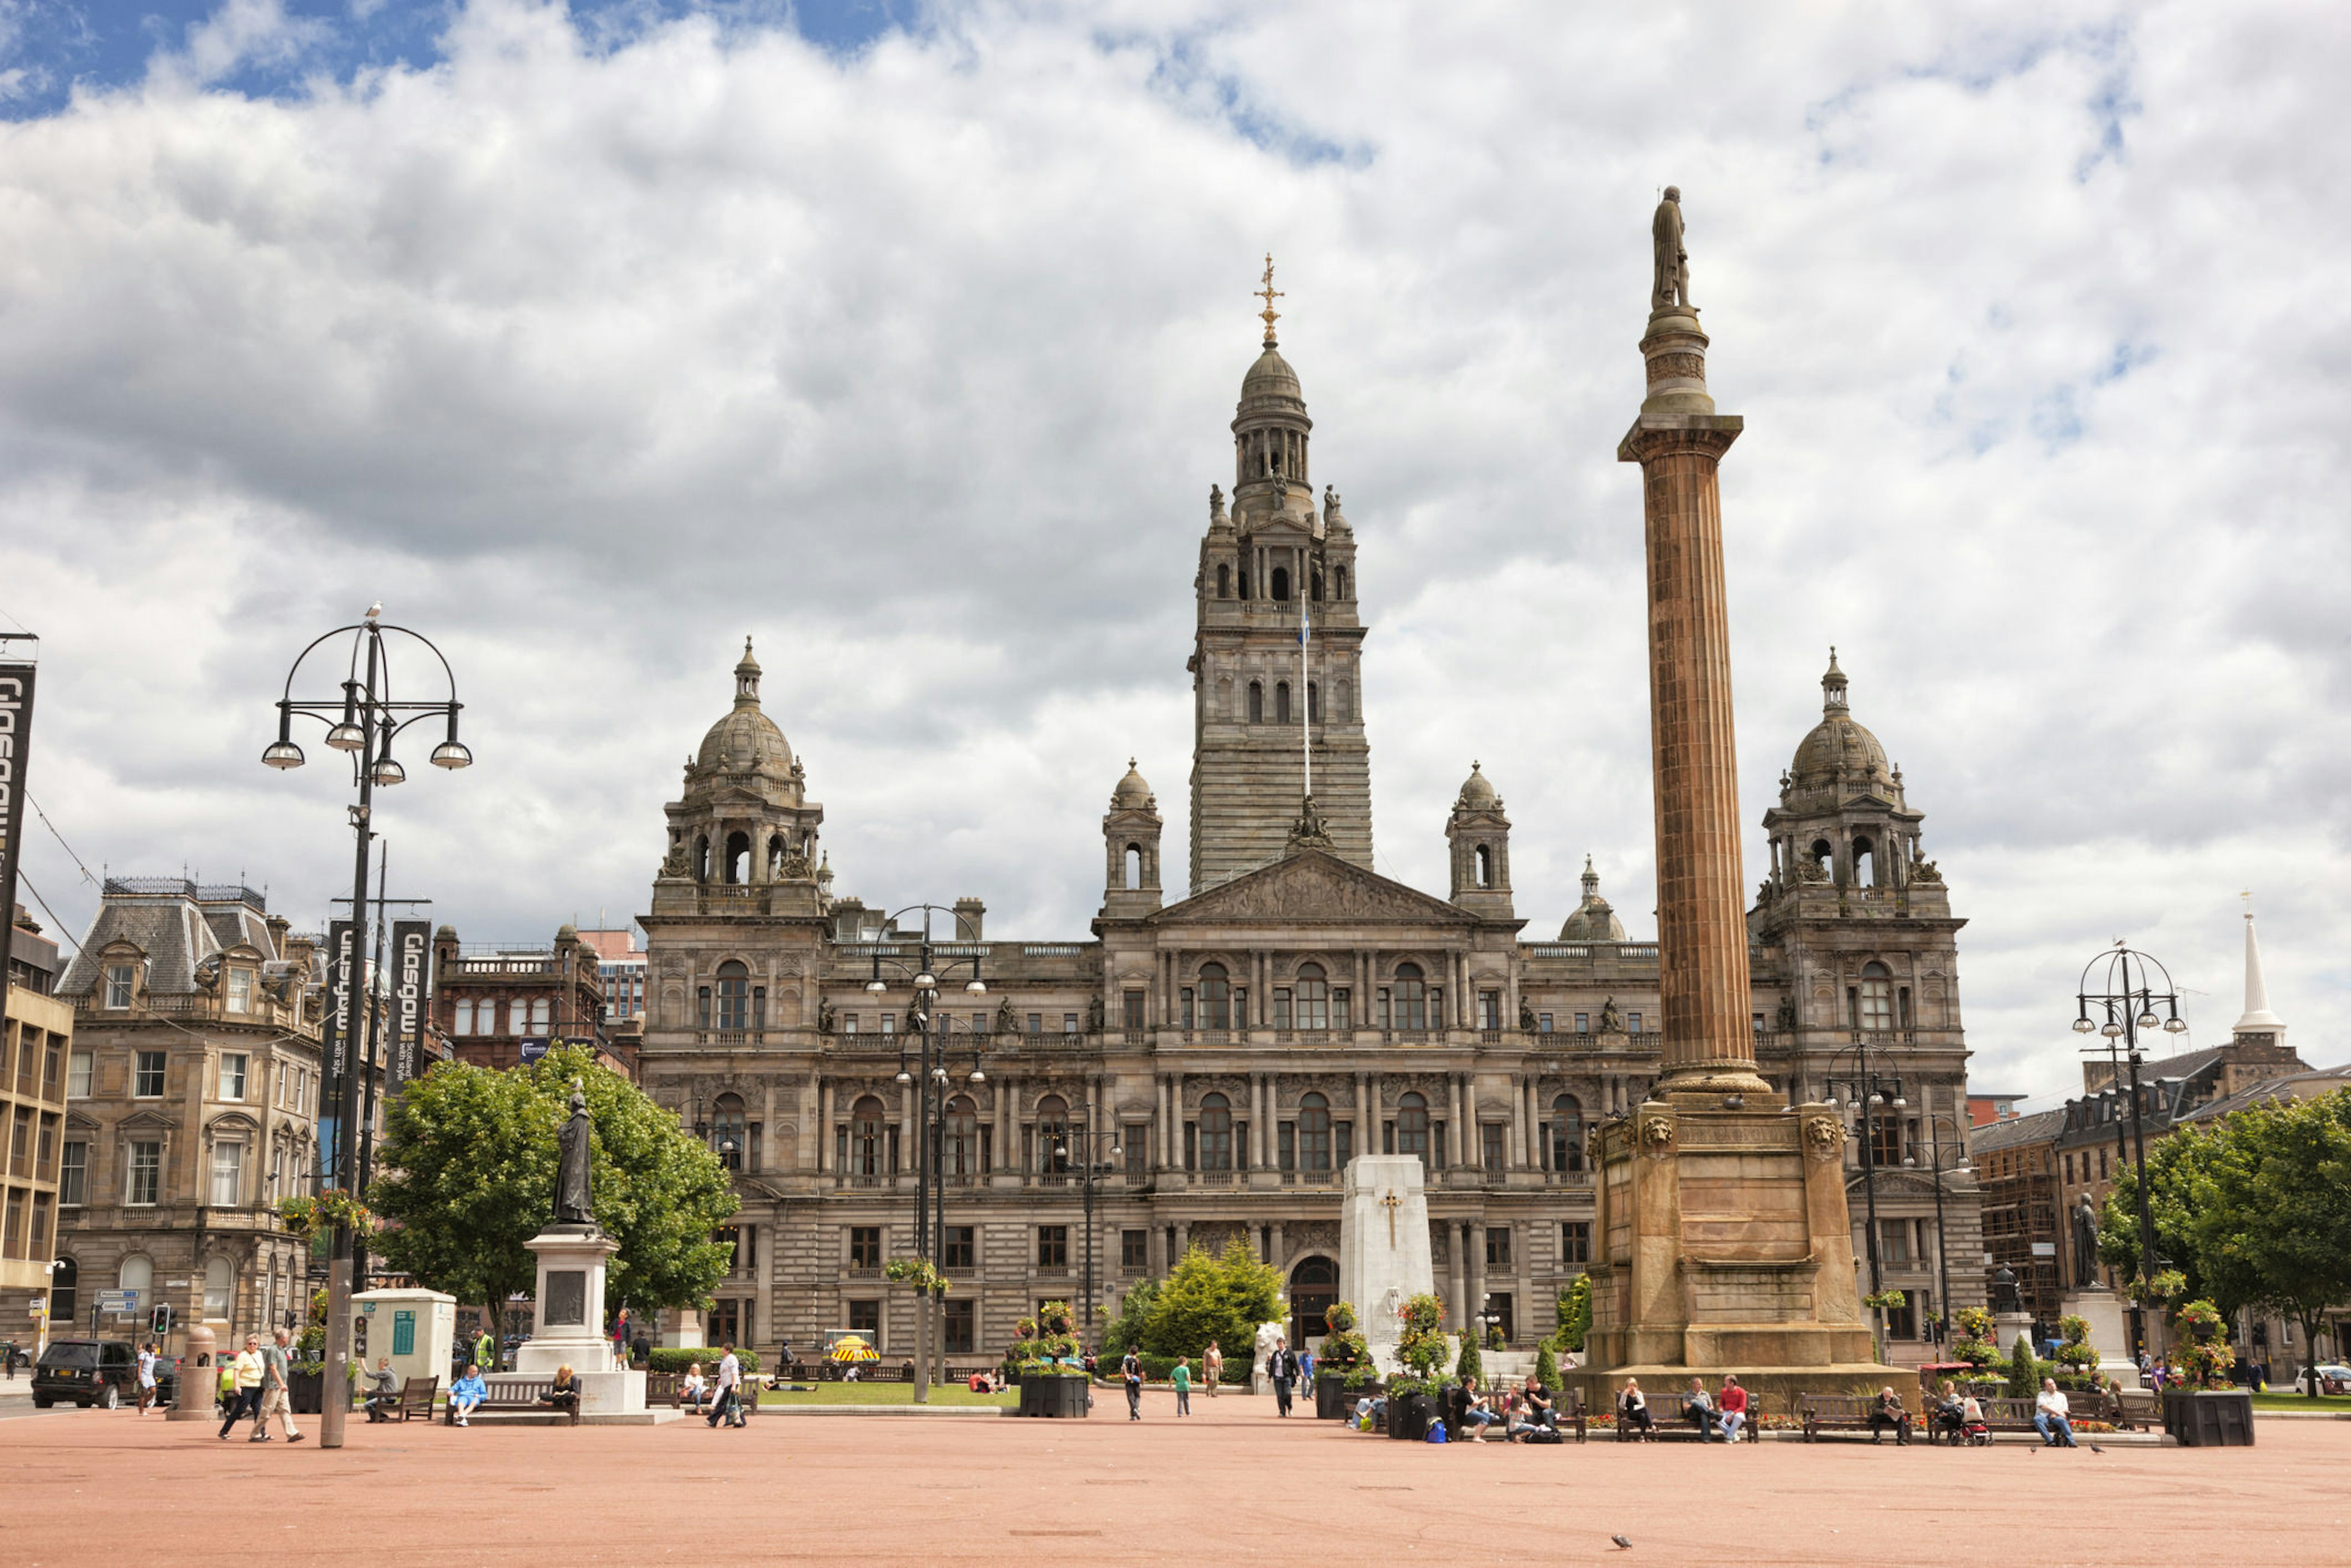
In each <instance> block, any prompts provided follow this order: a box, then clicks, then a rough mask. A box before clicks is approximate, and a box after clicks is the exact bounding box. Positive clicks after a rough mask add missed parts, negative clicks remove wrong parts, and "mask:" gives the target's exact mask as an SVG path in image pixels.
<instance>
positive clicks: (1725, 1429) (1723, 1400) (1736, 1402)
mask: <svg viewBox="0 0 2351 1568" xmlns="http://www.w3.org/2000/svg"><path fill="white" fill-rule="evenodd" d="M1714 1404H1715V1408H1716V1409H1718V1410H1719V1411H1721V1412H1722V1440H1723V1441H1724V1442H1726V1443H1736V1442H1737V1441H1739V1429H1740V1427H1744V1426H1745V1425H1747V1390H1745V1389H1744V1388H1741V1387H1740V1386H1739V1379H1738V1378H1736V1377H1732V1376H1726V1377H1724V1378H1723V1380H1722V1392H1721V1393H1720V1394H1719V1395H1718V1396H1716V1398H1715V1401H1714ZM1747 1437H1748V1440H1749V1441H1750V1442H1752V1441H1753V1440H1754V1437H1755V1434H1754V1433H1753V1432H1750V1433H1748V1434H1747Z"/></svg>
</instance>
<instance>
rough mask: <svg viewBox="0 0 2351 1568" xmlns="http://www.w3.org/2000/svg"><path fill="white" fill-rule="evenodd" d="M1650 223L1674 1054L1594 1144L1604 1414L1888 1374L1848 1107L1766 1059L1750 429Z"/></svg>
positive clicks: (1674, 208) (1662, 939)
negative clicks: (1747, 673)
mask: <svg viewBox="0 0 2351 1568" xmlns="http://www.w3.org/2000/svg"><path fill="white" fill-rule="evenodd" d="M1651 234H1652V237H1653V238H1654V240H1655V243H1656V256H1655V261H1656V267H1655V275H1654V281H1653V283H1652V286H1651V288H1650V298H1649V306H1650V309H1649V327H1648V331H1647V332H1646V334H1644V336H1643V337H1642V340H1641V353H1642V357H1643V359H1644V360H1645V361H1646V364H1647V367H1648V395H1647V397H1646V400H1645V401H1644V402H1642V404H1641V413H1640V416H1639V417H1638V418H1637V419H1635V421H1634V422H1633V428H1632V429H1631V430H1630V431H1629V432H1627V433H1626V434H1625V439H1624V442H1623V444H1620V445H1619V446H1618V447H1617V450H1616V455H1617V456H1618V457H1619V458H1621V459H1623V460H1624V461H1625V462H1627V463H1638V464H1639V465H1641V488H1642V501H1643V507H1642V516H1643V530H1644V533H1645V536H1646V545H1647V556H1648V606H1649V726H1650V750H1651V755H1652V759H1653V762H1654V766H1655V769H1656V822H1657V947H1658V953H1657V956H1658V965H1659V969H1660V977H1661V982H1662V983H1661V987H1660V989H1661V991H1662V993H1663V1002H1664V1013H1665V1024H1664V1028H1665V1041H1664V1047H1663V1057H1664V1060H1663V1072H1662V1075H1661V1077H1660V1080H1659V1082H1658V1084H1657V1087H1656V1091H1655V1092H1653V1093H1652V1094H1651V1096H1650V1098H1649V1099H1648V1100H1647V1101H1646V1103H1643V1104H1641V1105H1639V1106H1637V1107H1635V1110H1634V1112H1633V1113H1632V1114H1631V1115H1630V1116H1628V1117H1625V1118H1623V1119H1621V1120H1618V1121H1614V1122H1610V1123H1607V1124H1604V1125H1603V1126H1602V1127H1601V1128H1599V1129H1598V1131H1597V1133H1596V1134H1595V1135H1594V1138H1593V1142H1594V1145H1595V1148H1594V1151H1593V1152H1594V1155H1596V1158H1597V1161H1598V1164H1599V1166H1600V1172H1601V1179H1600V1181H1599V1183H1598V1193H1597V1197H1596V1207H1597V1209H1598V1213H1597V1215H1596V1216H1595V1218H1596V1220H1597V1223H1596V1224H1595V1225H1594V1227H1593V1231H1594V1234H1595V1236H1598V1237H1601V1238H1604V1239H1605V1241H1604V1246H1603V1248H1602V1253H1601V1256H1600V1257H1599V1258H1597V1259H1595V1260H1593V1268H1592V1280H1593V1292H1592V1335H1591V1338H1590V1341H1589V1343H1588V1351H1589V1359H1588V1361H1587V1364H1586V1367H1585V1369H1584V1370H1583V1372H1582V1373H1581V1374H1579V1376H1580V1377H1581V1378H1582V1379H1583V1382H1584V1384H1585V1385H1586V1386H1585V1387H1584V1395H1585V1400H1586V1404H1587V1405H1588V1406H1592V1405H1593V1401H1595V1400H1597V1399H1599V1398H1602V1397H1605V1396H1607V1395H1608V1392H1609V1390H1610V1389H1611V1388H1612V1387H1613V1386H1614V1385H1615V1384H1617V1383H1618V1382H1619V1381H1621V1379H1623V1378H1624V1377H1626V1376H1635V1377H1640V1378H1643V1379H1645V1380H1652V1379H1655V1380H1664V1379H1670V1380H1671V1381H1653V1382H1650V1384H1649V1386H1651V1387H1652V1388H1657V1389H1677V1388H1680V1387H1683V1386H1686V1385H1687V1380H1688V1378H1689V1377H1690V1376H1691V1375H1693V1374H1696V1375H1700V1376H1703V1377H1706V1378H1707V1379H1708V1385H1709V1386H1716V1385H1719V1380H1720V1378H1721V1377H1722V1375H1725V1374H1726V1373H1735V1374H1737V1375H1739V1378H1740V1381H1741V1382H1742V1383H1744V1384H1746V1385H1748V1386H1749V1387H1750V1389H1751V1390H1752V1391H1754V1392H1756V1393H1758V1394H1761V1395H1762V1396H1765V1398H1766V1399H1767V1401H1768V1402H1769V1403H1770V1407H1771V1408H1772V1409H1773V1410H1775V1411H1777V1410H1783V1409H1785V1408H1786V1407H1787V1406H1785V1405H1784V1404H1783V1403H1782V1401H1784V1400H1786V1399H1789V1398H1791V1397H1792V1396H1794V1395H1796V1394H1798V1393H1802V1392H1805V1391H1807V1390H1810V1391H1813V1392H1821V1393H1842V1392H1844V1391H1845V1390H1846V1389H1847V1388H1849V1387H1850V1386H1851V1385H1852V1381H1853V1380H1855V1379H1859V1378H1865V1377H1876V1376H1877V1375H1879V1374H1881V1373H1883V1372H1884V1371H1885V1369H1884V1368H1882V1367H1878V1366H1876V1364H1875V1362H1876V1356H1875V1354H1874V1348H1873V1346H1872V1344H1871V1343H1870V1333H1869V1329H1868V1327H1867V1326H1866V1325H1865V1323H1864V1322H1863V1321H1862V1315H1861V1301H1860V1296H1859V1291H1858V1288H1857V1285H1856V1282H1855V1278H1854V1255H1853V1232H1852V1219H1851V1217H1850V1215H1849V1214H1848V1212H1847V1210H1846V1207H1845V1185H1844V1184H1845V1164H1844V1151H1845V1127H1844V1119H1843V1118H1842V1117H1841V1116H1840V1115H1839V1114H1838V1113H1837V1112H1836V1110H1835V1108H1834V1107H1832V1106H1829V1105H1819V1104H1812V1105H1796V1106H1791V1105H1789V1104H1788V1103H1786V1102H1785V1100H1784V1099H1783V1098H1782V1096H1780V1095H1779V1094H1778V1093H1776V1092H1774V1091H1773V1090H1772V1088H1771V1085H1770V1083H1768V1082H1766V1081H1765V1080H1764V1079H1763V1078H1762V1076H1761V1074H1760V1073H1759V1072H1758V1071H1756V1061H1755V1037H1754V1033H1753V1030H1752V1026H1751V1024H1750V1017H1751V1016H1752V1007H1751V1003H1750V995H1749V985H1748V973H1747V919H1746V904H1745V900H1744V897H1743V894H1744V890H1745V886H1746V883H1745V880H1744V877H1743V874H1742V868H1741V866H1740V858H1739V777H1738V758H1737V753H1736V748H1735V747H1734V746H1733V744H1732V732H1731V709H1730V615H1729V595H1728V593H1727V591H1726V588H1725V584H1724V581H1723V568H1722V498H1721V493H1720V491H1719V488H1718V487H1717V484H1716V469H1717V467H1718V466H1719V465H1720V463H1721V461H1722V455H1723V454H1724V453H1725V452H1727V451H1729V449H1730V444H1731V443H1732V442H1733V441H1735V440H1737V439H1738V437H1739V433H1740V427H1741V422H1740V419H1739V418H1738V417H1737V416H1735V415H1730V414H1719V413H1716V412H1715V409H1714V399H1713V398H1712V397H1711V396H1709V395H1708V392H1707V387H1706V350H1707V336H1706V334H1705V333H1704V332H1702V331H1700V330H1699V329H1698V310H1697V308H1696V307H1694V306H1693V305H1691V304H1690V302H1689V259H1688V255H1687V250H1686V248H1685V247H1684V245H1683V240H1682V212H1681V193H1680V192H1679V191H1678V190H1676V189H1674V188H1672V187H1670V186H1668V187H1667V190H1666V193H1665V200H1664V201H1663V202H1661V203H1659V204H1658V206H1657V211H1656V219H1655V221H1654V223H1653V225H1652V226H1651ZM1593 1407H1597V1406H1593Z"/></svg>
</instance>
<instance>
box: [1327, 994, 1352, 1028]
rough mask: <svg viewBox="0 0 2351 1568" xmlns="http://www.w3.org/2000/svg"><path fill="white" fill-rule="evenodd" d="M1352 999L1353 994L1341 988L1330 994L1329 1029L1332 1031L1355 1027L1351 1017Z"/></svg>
mask: <svg viewBox="0 0 2351 1568" xmlns="http://www.w3.org/2000/svg"><path fill="white" fill-rule="evenodd" d="M1353 998H1354V993H1353V991H1350V990H1348V989H1346V988H1339V989H1336V990H1333V991H1332V993H1331V1027H1332V1029H1353V1028H1354V1027H1355V1026H1354V1023H1353V1019H1352V1015H1351V1009H1352V1007H1353Z"/></svg>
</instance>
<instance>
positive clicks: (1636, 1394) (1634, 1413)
mask: <svg viewBox="0 0 2351 1568" xmlns="http://www.w3.org/2000/svg"><path fill="white" fill-rule="evenodd" d="M1655 1431H1656V1422H1654V1421H1653V1420H1651V1419H1650V1416H1649V1398H1648V1396H1647V1395H1646V1394H1643V1393H1642V1392H1641V1385H1640V1381H1639V1380H1638V1379H1637V1378H1631V1377H1628V1378H1626V1379H1625V1386H1624V1387H1623V1388H1622V1389H1620V1390H1618V1391H1617V1395H1616V1436H1617V1437H1618V1438H1619V1439H1620V1440H1622V1439H1623V1438H1624V1437H1626V1436H1628V1435H1629V1434H1632V1433H1635V1432H1637V1433H1639V1434H1640V1436H1641V1441H1643V1442H1645V1443H1646V1442H1647V1441H1649V1439H1650V1437H1651V1436H1652V1435H1653V1434H1654V1433H1655Z"/></svg>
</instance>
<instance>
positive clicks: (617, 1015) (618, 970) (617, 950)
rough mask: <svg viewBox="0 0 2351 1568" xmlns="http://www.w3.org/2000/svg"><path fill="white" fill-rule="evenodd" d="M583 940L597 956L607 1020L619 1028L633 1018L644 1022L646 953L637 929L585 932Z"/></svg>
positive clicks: (581, 938) (597, 972) (583, 932)
mask: <svg viewBox="0 0 2351 1568" xmlns="http://www.w3.org/2000/svg"><path fill="white" fill-rule="evenodd" d="M580 941H582V942H584V943H586V944H587V945H588V946H590V948H591V949H593V950H594V952H595V954H596V976H597V978H598V979H600V980H601V981H602V982H603V986H604V1021H605V1022H606V1023H607V1024H610V1025H611V1026H612V1027H613V1028H615V1029H617V1028H619V1027H620V1026H621V1025H622V1024H624V1023H626V1022H628V1021H629V1020H630V1019H640V1020H641V1019H643V1018H644V1016H645V950H644V949H643V948H642V947H640V946H637V933H636V928H635V927H634V926H630V927H629V928H627V929H625V930H621V931H582V932H581V933H580ZM640 1027H642V1025H641V1026H640Z"/></svg>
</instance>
